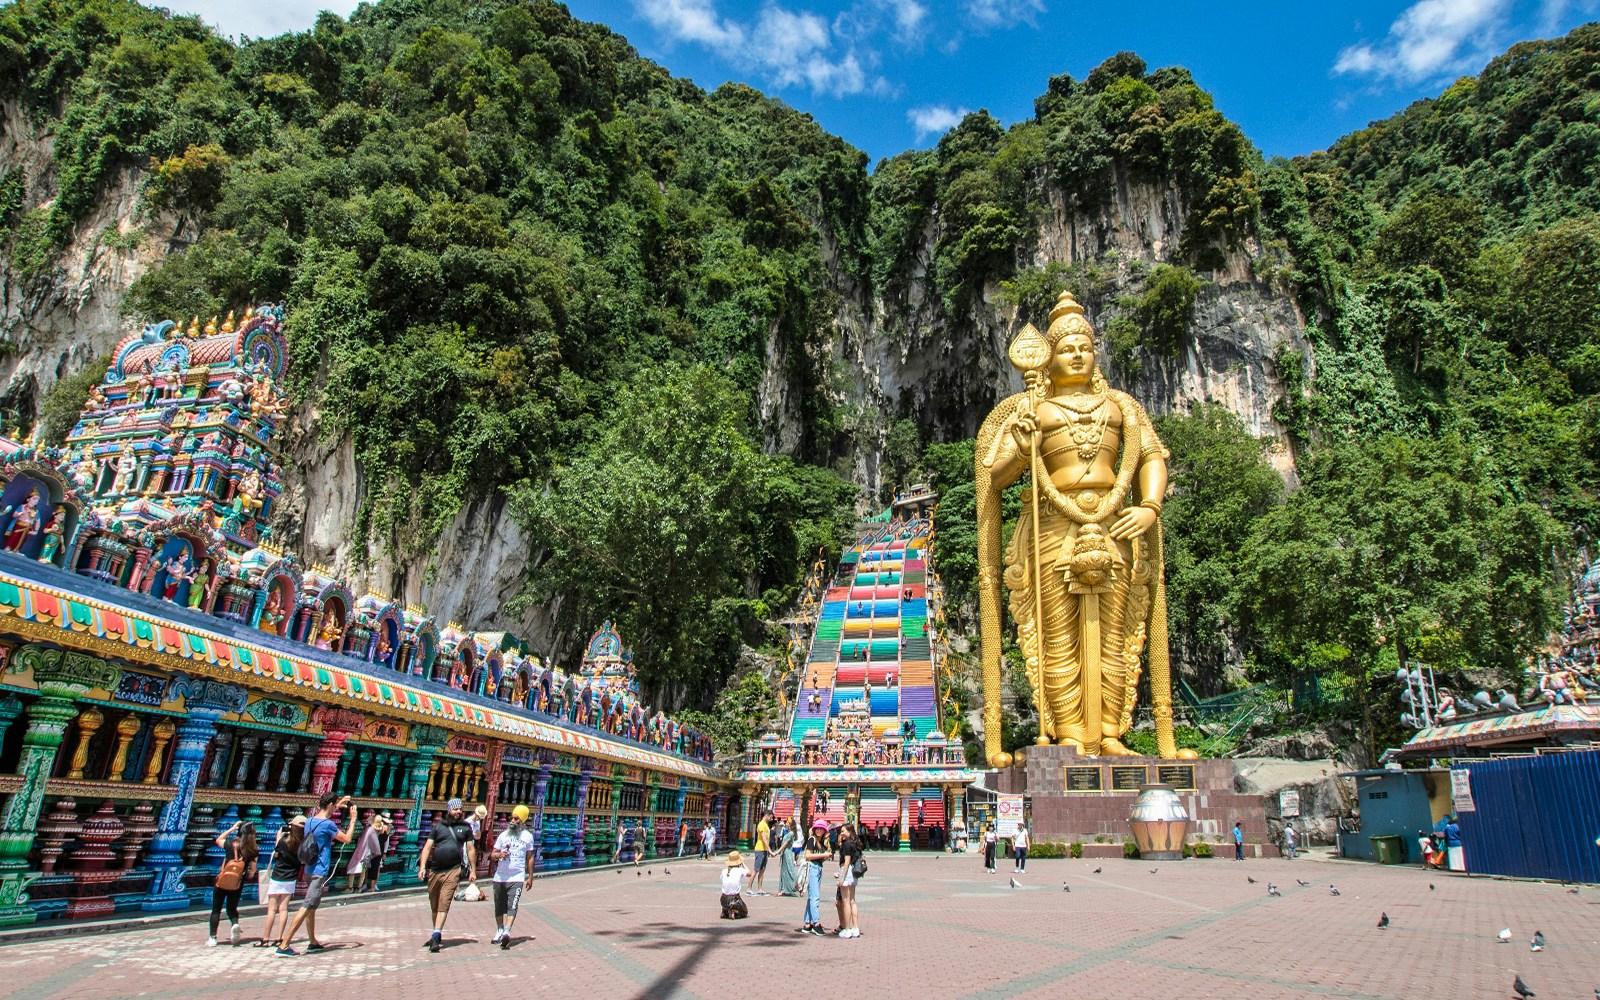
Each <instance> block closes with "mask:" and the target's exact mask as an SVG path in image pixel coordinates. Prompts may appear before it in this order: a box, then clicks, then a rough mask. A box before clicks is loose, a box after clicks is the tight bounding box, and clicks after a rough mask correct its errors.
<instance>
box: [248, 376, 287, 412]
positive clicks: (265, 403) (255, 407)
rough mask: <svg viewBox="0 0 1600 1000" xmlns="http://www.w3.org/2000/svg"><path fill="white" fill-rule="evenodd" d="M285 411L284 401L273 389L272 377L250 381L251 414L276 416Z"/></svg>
mask: <svg viewBox="0 0 1600 1000" xmlns="http://www.w3.org/2000/svg"><path fill="white" fill-rule="evenodd" d="M282 412H283V403H282V402H280V401H279V400H278V398H277V394H276V393H275V392H273V390H272V378H271V377H270V376H268V377H266V378H259V379H256V380H255V381H254V382H252V383H250V415H251V416H255V417H265V416H275V415H277V414H279V413H282Z"/></svg>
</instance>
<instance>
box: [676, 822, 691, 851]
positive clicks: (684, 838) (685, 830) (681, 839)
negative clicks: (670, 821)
mask: <svg viewBox="0 0 1600 1000" xmlns="http://www.w3.org/2000/svg"><path fill="white" fill-rule="evenodd" d="M688 849H689V821H688V820H680V821H679V822H678V857H680V858H681V857H683V852H684V851H687V850H688Z"/></svg>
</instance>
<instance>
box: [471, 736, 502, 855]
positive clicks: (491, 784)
mask: <svg viewBox="0 0 1600 1000" xmlns="http://www.w3.org/2000/svg"><path fill="white" fill-rule="evenodd" d="M505 753H506V744H505V741H504V740H490V741H489V748H488V756H487V758H486V763H485V766H484V769H483V807H484V808H485V809H487V810H489V815H488V816H487V817H486V818H485V819H484V821H483V829H482V830H481V831H479V835H478V870H479V873H480V874H486V873H487V872H488V871H489V845H490V844H493V843H494V838H495V833H494V811H495V807H496V806H498V805H499V804H500V779H501V777H502V776H503V774H504V772H505Z"/></svg>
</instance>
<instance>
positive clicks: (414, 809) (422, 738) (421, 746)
mask: <svg viewBox="0 0 1600 1000" xmlns="http://www.w3.org/2000/svg"><path fill="white" fill-rule="evenodd" d="M411 738H412V739H413V740H415V741H416V744H417V753H416V756H414V757H412V758H411V775H410V777H411V782H410V787H411V809H410V810H409V811H408V812H407V813H406V835H405V838H404V839H403V840H402V841H401V844H400V857H401V859H402V865H403V867H402V868H401V871H406V872H410V871H414V870H415V869H416V864H417V861H416V859H417V856H418V855H419V854H421V853H422V849H421V848H420V847H418V846H417V845H418V843H419V838H420V837H421V835H422V802H423V799H424V798H425V797H426V796H427V794H428V774H429V772H431V771H432V770H433V755H434V754H436V753H438V752H439V751H440V750H441V749H442V748H443V747H444V745H445V743H446V742H447V741H448V740H449V739H450V734H449V733H447V732H445V731H444V730H443V729H440V728H439V727H438V726H412V727H411Z"/></svg>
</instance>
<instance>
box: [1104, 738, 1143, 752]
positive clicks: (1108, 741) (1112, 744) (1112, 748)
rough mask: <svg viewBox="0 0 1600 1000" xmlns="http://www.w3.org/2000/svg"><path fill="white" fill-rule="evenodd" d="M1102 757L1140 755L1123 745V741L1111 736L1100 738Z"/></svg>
mask: <svg viewBox="0 0 1600 1000" xmlns="http://www.w3.org/2000/svg"><path fill="white" fill-rule="evenodd" d="M1100 755H1101V756H1102V757H1137V756H1139V755H1138V754H1136V753H1134V752H1133V751H1132V750H1129V749H1128V748H1127V747H1125V746H1123V745H1122V741H1121V740H1118V739H1113V738H1112V737H1110V736H1102V737H1100Z"/></svg>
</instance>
